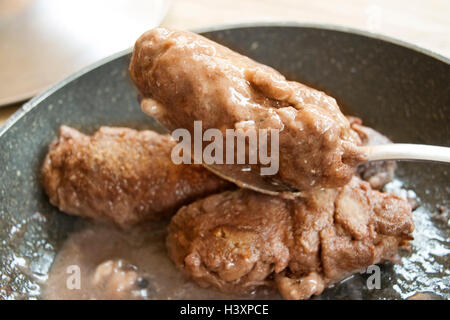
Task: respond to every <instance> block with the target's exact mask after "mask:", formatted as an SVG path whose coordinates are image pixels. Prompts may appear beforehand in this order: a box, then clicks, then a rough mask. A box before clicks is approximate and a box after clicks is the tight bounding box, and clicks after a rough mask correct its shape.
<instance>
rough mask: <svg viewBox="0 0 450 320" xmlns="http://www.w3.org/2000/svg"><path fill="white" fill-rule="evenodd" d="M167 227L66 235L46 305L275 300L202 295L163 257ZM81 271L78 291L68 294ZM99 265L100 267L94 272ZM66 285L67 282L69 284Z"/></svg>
mask: <svg viewBox="0 0 450 320" xmlns="http://www.w3.org/2000/svg"><path fill="white" fill-rule="evenodd" d="M165 230H166V224H163V223H161V224H160V225H158V226H157V227H154V228H152V229H150V230H148V229H147V230H133V231H127V232H123V231H119V230H117V229H115V228H114V227H110V226H105V225H98V224H88V225H85V226H83V227H82V228H81V229H80V230H79V231H76V232H74V233H72V234H70V235H69V237H68V239H67V240H66V242H65V243H64V245H63V247H62V248H61V249H60V251H59V252H58V255H57V257H56V259H55V261H54V263H53V266H52V269H51V271H50V274H49V279H48V281H47V283H46V285H45V287H44V290H43V297H44V298H45V299H280V296H279V295H278V293H276V292H275V291H274V290H272V289H270V288H265V289H262V290H258V291H257V292H254V293H252V294H251V295H246V296H234V295H227V294H223V293H220V292H218V291H216V290H214V289H207V288H206V289H205V288H201V287H199V286H198V285H196V284H195V283H194V282H192V281H191V280H189V279H187V278H186V277H185V276H184V275H183V274H182V273H181V272H180V271H179V270H177V269H176V267H175V265H174V264H173V262H172V261H171V260H170V259H169V257H168V256H167V252H166V246H165V237H166V231H165ZM73 265H76V266H78V267H79V270H80V273H79V274H80V280H81V281H80V288H79V289H76V288H75V289H69V288H68V286H67V282H68V279H70V277H71V276H72V275H73V273H71V272H68V270H70V269H68V268H69V266H73ZM99 265H101V266H100V267H99ZM69 281H70V280H69Z"/></svg>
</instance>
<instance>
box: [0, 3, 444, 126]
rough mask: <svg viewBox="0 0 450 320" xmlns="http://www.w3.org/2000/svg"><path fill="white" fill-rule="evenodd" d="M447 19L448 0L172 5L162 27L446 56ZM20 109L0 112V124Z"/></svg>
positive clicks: (17, 106)
mask: <svg viewBox="0 0 450 320" xmlns="http://www.w3.org/2000/svg"><path fill="white" fill-rule="evenodd" d="M130 3H132V1H130ZM449 17H450V1H448V0H427V1H425V0H372V1H370V0H343V1H337V0H321V1H312V0H247V1H245V0H240V1H232V0H174V2H173V4H172V7H171V8H170V9H169V12H168V15H167V16H166V18H165V19H164V21H163V23H162V25H163V26H169V27H173V28H179V29H195V28H202V27H207V26H212V25H220V24H233V23H247V22H256V21H257V22H267V21H270V22H274V21H295V22H308V23H325V24H334V25H340V26H346V27H352V28H356V29H362V30H367V31H370V32H374V33H379V34H384V35H388V36H391V37H394V38H397V39H400V40H404V41H407V42H410V43H413V44H416V45H418V46H421V47H424V48H426V49H429V50H432V51H434V52H436V53H439V54H441V55H444V56H447V57H450V19H449ZM143 31H144V30H143ZM137 36H138V35H136V37H137ZM133 41H134V39H130V43H132V42H133ZM1 63H2V62H1V61H0V68H1ZM20 105H21V104H16V105H12V106H8V107H5V108H1V109H0V124H2V123H3V122H4V121H6V119H7V118H8V117H9V116H10V115H11V114H12V113H13V112H14V111H16V110H17V108H19V107H20Z"/></svg>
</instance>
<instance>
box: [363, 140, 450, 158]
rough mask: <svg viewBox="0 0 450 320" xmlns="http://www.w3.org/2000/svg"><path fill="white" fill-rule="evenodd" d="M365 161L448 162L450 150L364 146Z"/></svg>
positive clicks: (424, 147)
mask: <svg viewBox="0 0 450 320" xmlns="http://www.w3.org/2000/svg"><path fill="white" fill-rule="evenodd" d="M362 149H363V150H364V151H365V152H366V153H367V155H368V158H367V161H376V160H428V161H438V162H447V163H449V162H450V148H448V147H439V146H430V145H425V144H406V143H393V144H384V145H377V146H364V147H362Z"/></svg>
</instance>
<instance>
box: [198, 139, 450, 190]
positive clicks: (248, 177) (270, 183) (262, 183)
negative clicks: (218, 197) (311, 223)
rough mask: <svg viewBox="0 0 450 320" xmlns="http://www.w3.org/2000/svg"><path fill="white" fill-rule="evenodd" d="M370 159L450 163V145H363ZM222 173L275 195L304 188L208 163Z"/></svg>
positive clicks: (246, 186) (228, 166)
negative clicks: (449, 146) (448, 146)
mask: <svg viewBox="0 0 450 320" xmlns="http://www.w3.org/2000/svg"><path fill="white" fill-rule="evenodd" d="M361 149H362V150H363V152H364V153H366V155H367V161H380V160H425V161H437V162H446V163H450V148H447V147H439V146H430V145H423V144H400V143H393V144H385V145H376V146H363V147H361ZM204 167H205V168H207V169H208V170H210V171H212V172H213V173H215V174H216V175H218V176H219V177H221V178H223V179H225V180H228V181H231V182H233V183H235V184H236V185H238V186H239V187H241V188H247V189H251V190H254V191H257V192H261V193H264V194H268V195H272V196H283V197H286V198H295V197H298V196H301V195H302V192H301V191H299V190H296V189H295V188H292V187H290V186H288V185H286V184H284V183H283V182H281V181H277V180H274V179H272V178H268V177H267V176H260V175H255V174H252V173H251V172H248V171H247V170H244V169H246V168H245V167H244V166H239V165H224V164H223V165H205V164H204Z"/></svg>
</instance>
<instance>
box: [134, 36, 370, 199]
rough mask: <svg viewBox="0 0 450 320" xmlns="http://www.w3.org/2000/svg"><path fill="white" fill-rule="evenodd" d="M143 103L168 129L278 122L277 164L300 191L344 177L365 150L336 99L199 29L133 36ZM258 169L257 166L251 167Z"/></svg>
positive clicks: (333, 184)
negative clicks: (197, 122) (198, 32)
mask: <svg viewBox="0 0 450 320" xmlns="http://www.w3.org/2000/svg"><path fill="white" fill-rule="evenodd" d="M129 69H130V74H131V77H132V79H133V81H134V83H135V84H136V86H137V87H138V89H139V90H140V92H141V94H142V95H143V96H144V99H143V101H142V108H143V110H144V111H145V112H147V113H149V114H151V115H153V116H154V117H155V118H157V119H158V120H159V121H160V122H162V124H163V125H165V126H166V127H167V128H168V129H170V130H174V129H177V128H186V129H188V130H189V131H190V132H191V133H192V132H193V125H194V120H202V124H203V130H206V129H208V128H216V129H219V130H221V131H222V132H223V133H225V129H237V128H243V129H244V130H258V129H278V130H280V135H279V171H278V173H277V174H276V175H274V176H273V178H274V179H276V180H279V181H282V182H284V183H286V184H287V185H290V186H292V187H295V188H297V189H298V190H301V191H306V190H310V189H317V188H321V187H336V186H342V185H344V184H345V183H347V182H349V181H350V179H351V177H352V175H353V174H354V172H355V167H356V165H357V163H358V162H360V161H361V160H363V159H364V155H363V154H362V153H361V152H360V150H359V149H358V148H357V145H358V144H359V143H360V139H359V137H358V135H357V134H356V133H355V132H354V131H353V130H352V129H351V128H350V124H349V122H348V120H347V119H346V118H345V116H343V115H342V113H341V111H340V110H339V107H338V105H337V103H336V101H335V99H333V98H331V97H329V96H327V95H326V94H325V93H323V92H320V91H317V90H314V89H312V88H309V87H307V86H305V85H303V84H300V83H298V82H294V81H287V80H286V79H285V77H283V76H282V75H281V74H280V73H278V72H277V71H275V70H274V69H272V68H270V67H268V66H265V65H262V64H259V63H257V62H255V61H253V60H251V59H249V58H247V57H244V56H242V55H240V54H238V53H236V52H233V51H232V50H230V49H228V48H226V47H224V46H221V45H219V44H217V43H214V42H212V41H210V40H208V39H206V38H204V37H202V36H199V35H196V34H193V33H189V32H183V31H173V30H169V29H165V28H157V29H153V30H150V31H148V32H146V33H144V34H143V35H142V36H141V37H140V38H139V39H138V40H137V42H136V44H135V47H134V51H133V56H132V59H131V63H130V68H129ZM252 172H254V174H259V171H258V170H252Z"/></svg>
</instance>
